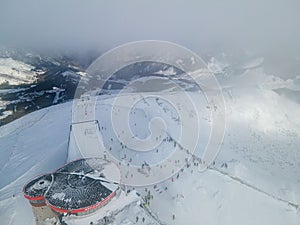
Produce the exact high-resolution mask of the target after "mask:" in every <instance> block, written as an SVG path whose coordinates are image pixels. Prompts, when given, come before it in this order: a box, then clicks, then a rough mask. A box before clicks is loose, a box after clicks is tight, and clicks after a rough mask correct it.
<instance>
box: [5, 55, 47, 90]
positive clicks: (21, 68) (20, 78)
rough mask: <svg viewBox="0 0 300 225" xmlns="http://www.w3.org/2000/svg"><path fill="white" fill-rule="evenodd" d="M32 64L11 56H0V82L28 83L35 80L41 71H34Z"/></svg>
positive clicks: (11, 83) (12, 83)
mask: <svg viewBox="0 0 300 225" xmlns="http://www.w3.org/2000/svg"><path fill="white" fill-rule="evenodd" d="M34 68H35V67H34V66H32V65H29V64H26V63H24V62H21V61H17V60H14V59H12V58H0V84H2V83H8V84H10V85H18V84H30V83H34V82H35V81H36V80H37V76H38V75H39V74H41V73H43V71H34Z"/></svg>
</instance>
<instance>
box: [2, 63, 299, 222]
mask: <svg viewBox="0 0 300 225" xmlns="http://www.w3.org/2000/svg"><path fill="white" fill-rule="evenodd" d="M218 60H223V61H222V62H219V63H218V62H217V61H218ZM218 60H217V59H214V60H211V64H210V66H211V67H212V68H217V69H216V71H218V72H216V71H215V72H216V73H217V75H216V76H217V77H218V80H219V82H220V84H221V86H222V88H223V94H224V97H225V101H226V121H227V123H226V133H225V137H224V141H223V144H222V146H221V151H220V153H219V155H218V157H217V158H216V160H215V162H214V163H213V164H212V165H211V166H210V167H209V168H208V169H207V170H206V171H204V172H200V171H199V163H200V162H199V161H198V158H199V157H201V153H202V149H203V145H205V143H206V142H205V139H200V140H199V149H198V150H197V151H196V152H195V155H194V160H193V161H192V162H191V163H190V164H189V165H187V166H185V167H184V168H182V170H180V172H179V173H177V174H175V175H174V176H172V177H170V178H168V179H167V180H164V181H162V182H160V183H158V184H156V185H150V186H145V187H139V188H137V187H135V190H136V191H137V192H138V193H140V194H141V196H142V197H143V198H146V197H147V196H148V195H149V193H150V196H152V197H151V199H150V201H149V207H150V208H151V211H153V213H154V214H155V216H156V217H157V218H159V220H160V221H161V222H162V223H164V224H188V225H189V224H210V225H214V224H216V225H220V224H221V225H222V224H224V225H227V224H232V225H235V224H238V225H240V224H243V225H248V224H249V225H260V224H272V225H286V224H289V225H297V224H300V211H299V204H300V188H299V187H300V175H299V171H300V163H299V158H300V152H299V146H300V139H299V135H300V119H299V118H298V117H299V116H298V115H300V105H299V103H298V102H297V101H295V100H294V99H291V98H288V97H286V96H285V95H283V94H281V93H278V91H277V90H278V86H279V83H280V87H282V86H284V87H285V88H288V89H289V88H291V87H293V89H295V87H297V85H298V83H299V82H298V81H297V80H298V78H295V79H292V80H291V81H289V82H286V81H285V80H283V79H279V78H277V77H275V78H276V79H271V77H272V76H274V75H272V76H271V75H267V74H265V73H264V70H263V68H262V63H263V60H262V59H258V60H250V61H249V64H247V63H244V64H243V66H232V64H231V62H230V60H228V61H226V60H225V61H224V58H222V59H218ZM213 64H215V65H213ZM240 65H242V64H240ZM156 71H159V73H160V72H162V71H172V74H173V75H169V76H172V77H173V76H175V74H174V73H175V72H176V70H175V71H174V70H173V69H169V68H165V69H158V70H156ZM231 72H232V73H233V74H232V75H231V74H230V73H231ZM124 80H126V79H123V81H124ZM120 83H121V82H120ZM291 83H292V84H293V85H292V86H291ZM184 85H186V83H185V84H184ZM144 94H145V93H140V92H137V91H136V90H135V92H134V93H131V94H130V95H136V96H141V95H144ZM174 94H175V95H176V94H177V95H178V94H180V93H178V92H175V93H174V92H173V90H169V91H167V92H165V93H164V95H174ZM189 94H190V95H191V96H192V98H193V99H194V100H196V99H199V93H198V92H195V91H190V92H189ZM115 99H116V95H114V93H113V92H111V93H109V94H102V95H100V96H98V99H97V102H96V113H95V115H96V119H97V120H98V121H99V124H100V132H101V135H102V137H103V142H104V145H105V147H106V148H107V149H108V150H110V149H111V151H112V153H111V154H113V155H114V157H116V158H117V159H119V160H120V161H122V162H125V163H127V161H128V160H130V159H131V160H130V162H131V163H133V164H134V163H136V164H138V163H139V162H141V157H142V156H139V155H137V154H136V153H135V152H132V151H130V149H129V148H127V147H126V146H122V145H121V143H120V142H118V139H117V137H116V134H115V133H114V130H113V128H112V126H111V123H110V120H111V114H110V111H111V110H112V105H113V104H114V103H115ZM156 104H157V105H159V106H160V107H162V108H163V109H164V110H161V111H159V110H157V109H158V108H157V105H156ZM196 107H197V109H198V112H201V113H200V116H199V119H200V121H201V124H202V125H203V126H202V128H203V131H204V134H203V135H204V136H203V137H204V138H205V137H207V136H206V135H208V133H207V132H208V130H209V129H207V128H209V127H210V126H211V123H212V121H211V120H210V118H209V107H207V105H205V104H199V105H197V106H196ZM182 108H185V107H184V106H183V107H182ZM71 109H72V102H66V103H63V104H60V105H54V106H51V107H48V108H44V109H40V110H38V111H35V112H32V113H30V114H28V115H26V116H24V117H22V118H20V119H17V120H15V121H13V122H11V123H8V124H6V125H4V126H2V127H1V128H0V154H1V158H0V177H1V181H0V217H1V222H3V224H16V225H18V224H24V225H26V224H34V219H33V216H32V212H31V207H30V205H29V203H28V202H27V200H26V199H25V198H24V197H23V195H22V191H21V190H22V187H23V185H24V184H25V183H26V182H27V181H28V180H29V179H31V178H32V177H34V176H36V175H38V174H41V173H46V172H49V171H53V170H55V169H56V168H58V167H60V166H61V165H63V164H64V163H65V162H66V160H67V159H68V156H70V151H72V149H70V148H69V149H68V146H69V145H68V140H69V131H70V125H71V123H72V121H71V119H72V118H71V117H72V112H71ZM118 109H119V110H121V111H120V113H122V107H121V106H120V107H119V108H118ZM157 115H160V116H161V117H162V118H164V119H165V121H166V124H167V125H170V126H171V129H170V130H169V135H170V136H171V137H172V139H173V140H174V142H176V140H177V139H176V138H177V133H176V132H177V130H176V129H172V127H173V126H175V124H176V121H177V120H176V116H174V115H176V112H174V108H173V107H172V106H170V104H167V103H166V102H158V101H157V100H155V99H151V98H149V99H147V98H145V99H144V101H142V102H140V103H139V104H138V105H137V106H136V108H135V110H134V111H133V113H132V114H131V116H130V118H129V122H130V124H131V126H132V131H133V133H134V134H136V135H137V136H138V137H140V138H145V137H146V136H147V134H148V132H149V131H148V126H147V125H148V124H149V122H150V121H151V119H152V118H154V117H156V116H157ZM177 122H178V121H177ZM169 144H170V143H163V144H162V145H160V147H159V151H157V153H156V151H155V152H153V153H152V154H151V153H149V155H147V157H148V159H149V162H151V163H155V160H157V157H156V156H155V154H158V155H159V157H158V158H159V160H160V159H161V158H163V157H166V156H167V155H168V149H169V147H170V146H169ZM171 144H173V142H172V143H171ZM69 147H70V146H69ZM124 152H126V157H124ZM126 160H127V161H126ZM151 160H152V161H151ZM128 189H133V187H128ZM132 193H133V192H132ZM134 202H135V200H133V204H131V207H132V208H131V210H130V211H129V212H130V215H126V213H124V212H123V211H121V212H120V214H118V216H116V217H115V220H114V221H113V222H112V224H122V223H121V221H122V222H123V221H125V222H124V224H134V219H135V218H136V215H139V213H142V212H141V211H139V210H137V209H138V208H136V203H134ZM118 207H119V208H122V207H121V205H120V204H117V208H118ZM102 213H104V214H105V212H102ZM104 214H103V215H104ZM105 215H106V214H105ZM125 218H131V219H128V220H124V219H125ZM132 220H133V221H132ZM66 221H69V223H70V224H72V218H69V220H68V218H66ZM85 222H86V221H85V220H83V223H85ZM139 222H140V221H139ZM74 224H76V223H74ZM146 224H147V223H146Z"/></svg>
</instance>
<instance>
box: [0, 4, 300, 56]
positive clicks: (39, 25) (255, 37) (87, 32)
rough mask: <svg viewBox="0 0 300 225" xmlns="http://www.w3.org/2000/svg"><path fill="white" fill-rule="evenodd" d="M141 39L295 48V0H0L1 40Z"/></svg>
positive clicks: (109, 42) (83, 42) (75, 43)
mask: <svg viewBox="0 0 300 225" xmlns="http://www.w3.org/2000/svg"><path fill="white" fill-rule="evenodd" d="M142 39H159V40H167V41H173V42H176V43H179V44H182V45H184V46H186V47H188V48H191V49H199V48H212V47H214V48H228V47H238V48H246V49H264V50H274V49H279V50H281V49H289V51H299V49H300V44H299V40H300V1H297V0H294V1H292V0H281V1H278V0H270V1H264V0H251V1H250V0H248V1H246V0H229V1H226V0H220V1H212V0H207V1H203V0H195V1H192V0H183V1H175V0H168V1H163V0H159V1H158V0H157V1H154V0H151V1H142V0H132V1H130V0H120V1H115V0H106V1H101V0H0V42H1V44H4V45H7V44H10V45H17V46H21V47H22V46H25V47H26V46H33V47H39V48H49V49H53V48H67V47H72V48H74V47H81V48H88V47H98V48H105V49H108V48H111V47H114V46H116V45H118V44H122V43H126V42H129V41H136V40H142Z"/></svg>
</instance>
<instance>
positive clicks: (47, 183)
mask: <svg viewBox="0 0 300 225" xmlns="http://www.w3.org/2000/svg"><path fill="white" fill-rule="evenodd" d="M120 178H121V175H120V170H119V168H118V166H117V165H116V164H114V163H112V162H109V161H107V160H104V159H101V158H88V159H79V160H75V161H72V162H70V163H68V164H66V165H65V166H63V167H61V168H59V169H58V170H56V171H55V172H54V173H50V174H45V175H41V176H39V177H37V178H35V179H33V180H31V181H30V182H29V183H27V184H26V185H25V186H24V188H23V192H24V196H25V198H26V199H28V200H29V202H30V204H31V205H32V207H34V208H38V207H45V206H48V207H49V208H50V209H51V210H52V211H53V212H55V213H56V214H73V215H86V214H89V213H92V212H94V211H96V210H97V209H99V208H101V207H102V206H104V205H106V204H108V203H109V201H110V200H111V199H112V198H113V197H114V196H115V195H116V194H117V192H118V190H119V189H120V185H119V184H120V182H121V181H120Z"/></svg>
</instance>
